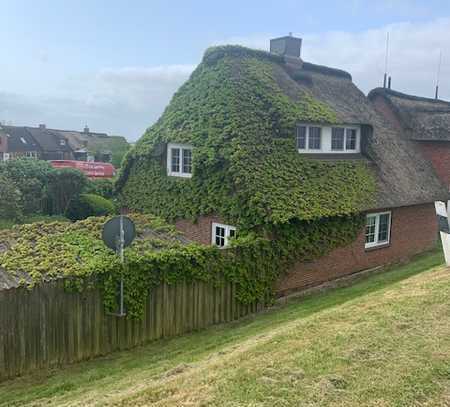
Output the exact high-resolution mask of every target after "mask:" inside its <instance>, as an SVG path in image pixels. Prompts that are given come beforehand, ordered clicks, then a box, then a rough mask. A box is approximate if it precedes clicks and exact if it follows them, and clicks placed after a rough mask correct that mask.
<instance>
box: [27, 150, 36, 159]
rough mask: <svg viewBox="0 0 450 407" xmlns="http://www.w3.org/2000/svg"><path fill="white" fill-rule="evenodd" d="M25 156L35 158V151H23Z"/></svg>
mask: <svg viewBox="0 0 450 407" xmlns="http://www.w3.org/2000/svg"><path fill="white" fill-rule="evenodd" d="M25 157H27V158H37V153H36V151H26V152H25Z"/></svg>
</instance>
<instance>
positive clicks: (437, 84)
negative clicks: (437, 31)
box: [434, 49, 442, 100]
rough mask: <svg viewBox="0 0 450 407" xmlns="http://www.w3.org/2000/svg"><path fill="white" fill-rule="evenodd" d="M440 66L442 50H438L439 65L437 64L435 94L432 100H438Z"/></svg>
mask: <svg viewBox="0 0 450 407" xmlns="http://www.w3.org/2000/svg"><path fill="white" fill-rule="evenodd" d="M441 65H442V49H441V50H439V64H438V70H437V77H436V93H435V95H434V98H435V99H436V100H437V99H439V81H440V79H441Z"/></svg>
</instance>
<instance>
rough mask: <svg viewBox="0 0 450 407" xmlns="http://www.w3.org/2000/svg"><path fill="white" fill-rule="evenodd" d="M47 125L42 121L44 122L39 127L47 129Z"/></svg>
mask: <svg viewBox="0 0 450 407" xmlns="http://www.w3.org/2000/svg"><path fill="white" fill-rule="evenodd" d="M46 127H47V126H46V125H45V124H44V123H42V124H40V125H39V128H40V129H45V128H46Z"/></svg>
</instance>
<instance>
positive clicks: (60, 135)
mask: <svg viewBox="0 0 450 407" xmlns="http://www.w3.org/2000/svg"><path fill="white" fill-rule="evenodd" d="M2 134H3V136H2ZM0 141H4V143H3V144H1V143H0V159H1V160H6V159H14V158H19V157H29V158H39V159H42V160H76V161H97V162H106V163H110V162H112V160H113V155H114V153H113V152H112V150H113V149H114V152H115V154H116V155H117V160H120V159H121V157H122V155H123V154H124V153H125V152H126V150H127V149H128V143H127V141H126V140H125V138H123V137H118V136H108V135H107V134H106V133H96V132H91V131H90V130H89V128H88V127H87V126H86V127H85V128H84V130H83V131H82V132H80V131H70V130H58V129H49V128H47V127H46V125H45V124H41V125H39V127H28V126H25V127H21V126H1V125H0ZM119 164H120V162H119ZM116 165H117V163H116Z"/></svg>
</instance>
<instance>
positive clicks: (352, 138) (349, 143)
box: [345, 129, 356, 150]
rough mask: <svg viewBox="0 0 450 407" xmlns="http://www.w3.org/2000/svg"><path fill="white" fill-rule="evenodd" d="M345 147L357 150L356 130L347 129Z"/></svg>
mask: <svg viewBox="0 0 450 407" xmlns="http://www.w3.org/2000/svg"><path fill="white" fill-rule="evenodd" d="M345 149H346V150H356V130H355V129H346V136H345Z"/></svg>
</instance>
